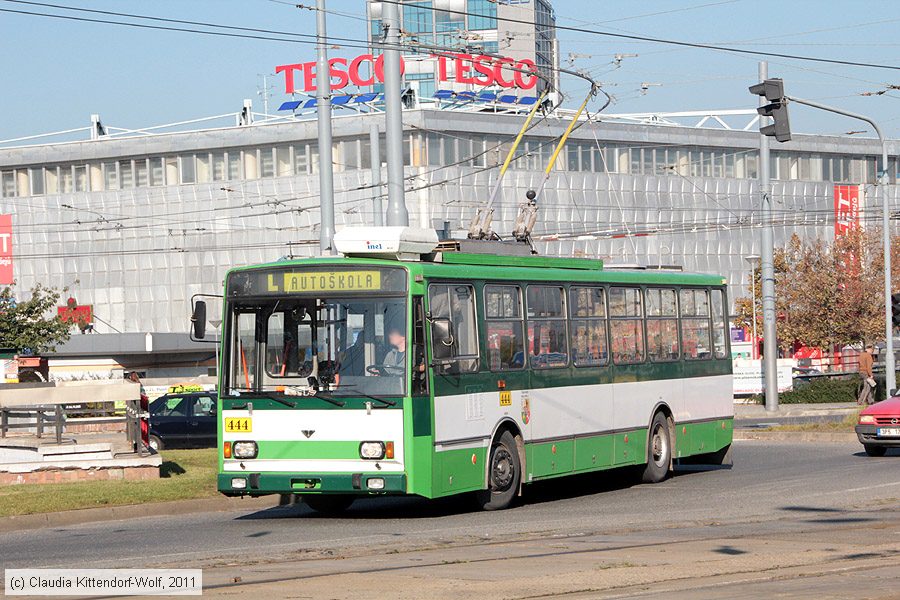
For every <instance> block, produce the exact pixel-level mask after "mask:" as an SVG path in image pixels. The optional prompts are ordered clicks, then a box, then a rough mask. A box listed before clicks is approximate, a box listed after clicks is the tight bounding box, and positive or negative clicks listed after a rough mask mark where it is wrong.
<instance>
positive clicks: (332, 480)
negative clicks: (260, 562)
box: [218, 473, 406, 496]
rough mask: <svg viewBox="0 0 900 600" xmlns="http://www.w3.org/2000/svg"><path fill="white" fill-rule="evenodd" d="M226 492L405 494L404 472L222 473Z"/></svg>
mask: <svg viewBox="0 0 900 600" xmlns="http://www.w3.org/2000/svg"><path fill="white" fill-rule="evenodd" d="M218 490H219V492H221V493H223V494H225V495H226V496H248V495H249V496H264V495H266V494H304V493H309V494H354V495H360V496H365V495H375V494H405V493H406V474H405V473H219V476H218Z"/></svg>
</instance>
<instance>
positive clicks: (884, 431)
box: [878, 427, 900, 437]
mask: <svg viewBox="0 0 900 600" xmlns="http://www.w3.org/2000/svg"><path fill="white" fill-rule="evenodd" d="M878 437H900V427H879V428H878Z"/></svg>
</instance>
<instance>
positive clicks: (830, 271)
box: [734, 228, 900, 349]
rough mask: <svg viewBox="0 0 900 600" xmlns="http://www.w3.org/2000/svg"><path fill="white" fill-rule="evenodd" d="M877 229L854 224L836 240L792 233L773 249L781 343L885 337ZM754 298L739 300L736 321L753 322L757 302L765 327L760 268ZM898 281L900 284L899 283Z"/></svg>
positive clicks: (897, 271)
mask: <svg viewBox="0 0 900 600" xmlns="http://www.w3.org/2000/svg"><path fill="white" fill-rule="evenodd" d="M880 240H881V234H880V232H879V231H878V230H868V231H866V230H863V229H861V228H856V229H853V230H851V231H849V232H847V233H846V234H844V235H841V236H839V237H838V238H837V239H836V240H835V241H834V243H833V244H831V245H828V244H826V243H825V242H824V241H823V240H813V241H810V242H805V243H804V242H802V241H801V240H800V238H799V237H798V236H796V235H794V236H793V237H792V238H791V239H790V241H789V242H788V243H787V244H786V245H785V247H784V248H778V249H776V250H775V310H776V314H777V321H776V331H777V335H778V342H779V347H781V348H782V349H787V348H789V347H791V346H792V345H793V344H794V343H796V342H800V343H802V344H804V345H806V346H812V347H820V348H830V347H832V346H834V345H847V344H858V343H863V342H874V341H876V340H881V339H884V295H883V294H884V292H883V290H884V275H883V273H884V259H883V253H882V248H883V246H882V244H881V241H880ZM898 248H900V239H897V238H895V239H894V240H893V241H892V243H891V251H892V255H891V266H892V269H891V270H892V278H891V281H893V282H900V264H897V261H898V260H900V251H898ZM752 276H753V277H754V278H756V294H757V295H756V298H755V299H752V300H751V299H750V298H748V297H743V298H738V299H737V300H736V301H735V308H736V312H737V317H736V318H735V321H734V323H735V325H736V326H738V327H751V326H752V322H753V303H754V301H755V303H756V318H757V330H758V331H762V285H761V280H760V269H759V267H758V266H757V268H756V269H754V272H753V274H752ZM895 285H897V284H895Z"/></svg>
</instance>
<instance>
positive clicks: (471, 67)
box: [275, 54, 537, 94]
mask: <svg viewBox="0 0 900 600" xmlns="http://www.w3.org/2000/svg"><path fill="white" fill-rule="evenodd" d="M433 57H434V58H436V59H437V61H438V81H444V82H447V81H451V77H450V74H449V72H448V71H449V69H448V68H447V61H448V58H449V60H451V61H452V62H453V67H454V71H455V74H454V75H453V77H452V81H455V82H456V83H462V84H468V85H478V86H485V87H489V86H494V85H496V86H499V87H502V88H514V87H515V88H520V89H523V90H530V89H532V88H534V87H535V86H536V85H537V75H536V71H537V67H536V65H535V64H534V61H532V60H528V59H522V60H518V61H517V60H514V59H512V58H508V57H493V56H486V55H483V54H480V55H472V54H452V55H449V57H448V56H446V55H441V56H434V55H433ZM405 68H406V65H405V64H404V62H403V59H402V58H401V59H400V70H401V72H403V71H405ZM504 71H506V73H504ZM509 72H511V73H512V78H511V79H510V78H509ZM275 73H276V74H279V73H283V74H284V92H285V93H286V94H293V93H296V92H314V91H316V76H317V73H316V63H315V62H305V63H292V64H286V65H278V66H277V67H275ZM298 74H299V75H300V76H301V77H302V84H301V87H300V89H298V88H297V75H298ZM328 75H329V78H330V79H331V89H332V90H340V89H343V88H345V87H347V86H348V85H350V84H351V83H352V84H353V85H355V86H359V87H367V86H370V85H373V84H374V83H375V82H376V81H377V82H378V83H384V56H383V55H379V56H377V57H376V56H374V55H372V54H361V55H359V56H357V57H355V58H353V59H352V60H348V59H346V58H332V59H329V61H328Z"/></svg>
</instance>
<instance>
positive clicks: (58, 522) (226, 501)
mask: <svg viewBox="0 0 900 600" xmlns="http://www.w3.org/2000/svg"><path fill="white" fill-rule="evenodd" d="M278 501H279V496H278V495H275V496H268V497H265V496H264V497H262V498H227V497H225V496H220V497H211V498H201V499H197V500H174V501H171V502H152V503H147V504H124V505H121V506H105V507H102V508H81V509H77V510H67V511H63V512H52V513H40V514H34V515H16V516H13V517H0V533H11V532H16V531H26V530H30V529H42V528H45V527H66V526H70V525H81V524H84V523H101V522H104V521H121V520H126V519H135V518H139V517H161V516H166V515H172V514H181V515H184V514H191V513H206V512H225V511H232V510H265V509H268V508H273V507H275V506H278Z"/></svg>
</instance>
